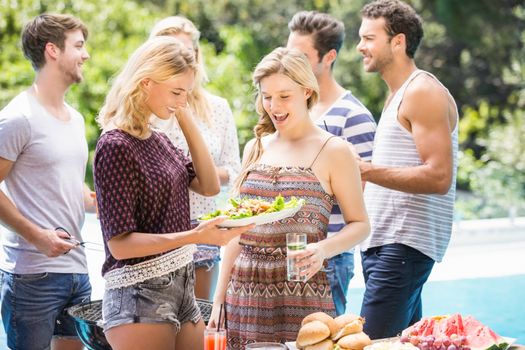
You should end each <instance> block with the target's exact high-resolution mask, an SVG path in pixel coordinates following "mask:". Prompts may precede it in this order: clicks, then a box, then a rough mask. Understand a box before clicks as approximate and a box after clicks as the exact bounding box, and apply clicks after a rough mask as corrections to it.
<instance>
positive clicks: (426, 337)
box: [400, 314, 509, 350]
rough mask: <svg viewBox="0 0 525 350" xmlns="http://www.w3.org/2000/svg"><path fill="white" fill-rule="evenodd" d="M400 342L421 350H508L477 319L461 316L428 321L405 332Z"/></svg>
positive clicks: (418, 323) (505, 344)
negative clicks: (408, 343) (410, 344)
mask: <svg viewBox="0 0 525 350" xmlns="http://www.w3.org/2000/svg"><path fill="white" fill-rule="evenodd" d="M400 340H401V342H410V343H412V344H413V345H416V346H418V347H419V348H420V349H421V350H505V349H507V347H508V346H509V344H508V342H506V341H505V339H504V338H502V337H501V336H499V335H498V334H496V333H495V332H494V331H493V330H492V329H490V328H489V327H487V326H485V325H484V324H482V323H481V322H479V321H478V320H476V319H475V318H474V317H472V316H466V317H463V316H461V315H460V314H454V315H450V316H433V317H425V318H423V319H421V320H420V321H419V322H416V323H414V324H413V325H412V326H410V327H408V328H407V329H405V330H403V332H402V333H401V339H400Z"/></svg>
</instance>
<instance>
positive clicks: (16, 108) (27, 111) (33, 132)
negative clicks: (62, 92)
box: [0, 92, 88, 274]
mask: <svg viewBox="0 0 525 350" xmlns="http://www.w3.org/2000/svg"><path fill="white" fill-rule="evenodd" d="M66 107H67V108H68V110H69V112H70V113H69V114H70V116H71V119H70V120H69V121H67V122H65V121H61V120H58V119H56V118H55V117H53V116H52V115H51V114H49V112H47V110H46V109H45V108H44V107H43V106H42V105H41V104H40V103H39V102H38V101H37V100H36V98H35V97H34V96H32V95H31V94H29V93H27V92H22V93H21V94H19V95H18V96H16V97H15V98H14V99H13V100H12V101H11V102H10V103H9V104H8V105H7V106H6V107H5V108H4V109H2V110H1V111H0V157H2V158H5V159H7V160H10V161H13V162H14V164H13V167H12V169H11V172H10V173H9V175H8V176H7V177H6V178H5V180H4V181H3V182H2V184H1V185H0V186H1V190H2V191H3V192H4V193H5V194H6V195H7V196H8V197H9V198H10V199H11V201H12V202H13V203H14V204H15V206H16V207H17V208H18V210H19V211H20V212H21V213H22V215H24V216H25V217H26V218H27V219H28V220H30V221H31V222H33V223H35V224H36V225H38V226H40V227H42V228H46V229H55V228H56V227H58V226H61V227H63V228H65V229H66V230H67V231H68V232H69V233H70V234H71V235H72V236H74V237H75V238H76V239H77V240H81V237H80V229H81V227H82V225H83V223H84V202H83V183H84V177H85V171H86V163H87V159H88V148H87V142H86V136H85V127H84V119H83V118H82V116H81V115H80V113H78V112H77V111H76V110H74V109H73V108H72V107H71V106H69V105H66ZM0 234H1V236H2V252H1V257H0V269H2V270H4V271H7V272H11V273H19V274H27V273H41V272H58V273H87V262H86V255H85V253H84V251H83V248H81V247H78V248H75V249H72V250H71V251H70V252H69V253H68V254H65V255H61V256H59V257H56V258H49V257H47V256H46V255H44V254H43V253H41V252H39V251H38V250H37V249H36V247H35V246H34V245H32V244H30V243H28V242H27V241H26V240H25V239H24V238H23V237H22V236H20V235H18V234H16V233H14V232H12V231H10V230H9V229H8V228H6V227H4V226H2V225H0Z"/></svg>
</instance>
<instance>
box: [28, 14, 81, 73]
mask: <svg viewBox="0 0 525 350" xmlns="http://www.w3.org/2000/svg"><path fill="white" fill-rule="evenodd" d="M77 29H80V30H81V31H82V34H84V39H85V40H87V37H88V30H87V27H86V26H85V25H84V23H82V21H81V20H79V19H78V18H76V17H74V16H71V15H62V14H50V13H44V14H41V15H39V16H37V17H35V18H33V20H31V21H30V22H29V23H27V24H26V26H25V27H24V30H23V31H22V50H23V51H24V56H25V57H26V58H27V59H28V60H29V61H31V64H32V65H33V68H34V69H35V70H39V69H40V68H42V67H43V66H44V64H45V63H46V58H45V55H44V50H45V47H46V44H47V43H53V44H55V45H56V46H58V47H59V48H60V49H61V50H63V49H64V47H65V40H66V33H67V32H70V31H73V30H77Z"/></svg>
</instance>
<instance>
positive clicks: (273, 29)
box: [0, 0, 525, 216]
mask: <svg viewBox="0 0 525 350" xmlns="http://www.w3.org/2000/svg"><path fill="white" fill-rule="evenodd" d="M365 2H367V1H365V0H337V1H335V0H287V1H282V0H281V1H280V0H264V1H263V0H216V1H213V2H212V1H208V0H150V1H148V2H143V1H134V0H113V1H110V2H106V1H103V0H92V1H85V2H82V1H73V0H32V1H29V0H0V47H1V48H2V49H1V50H0V66H1V68H2V69H0V106H4V105H5V104H6V103H7V102H8V101H9V100H10V99H11V98H13V97H14V96H15V95H16V94H18V93H19V92H20V91H22V90H23V89H25V88H27V86H29V85H30V84H31V81H32V79H33V77H34V73H33V71H32V68H31V66H30V64H29V63H28V62H27V61H26V60H25V59H24V58H23V55H22V52H21V49H20V44H19V41H20V32H21V30H22V26H23V24H24V23H25V22H27V21H28V20H29V19H30V18H32V17H34V16H35V15H37V14H39V13H42V12H46V11H48V12H61V13H71V14H73V15H76V16H78V17H79V18H81V19H82V20H83V21H84V22H85V23H86V24H87V26H88V28H89V29H90V37H89V39H88V51H89V53H90V54H91V59H90V61H88V62H87V63H86V65H85V66H84V75H85V82H83V83H81V84H79V85H76V86H73V87H72V88H71V90H70V91H69V93H68V97H67V100H68V101H69V102H70V103H71V104H72V105H73V106H74V107H75V108H77V109H78V110H79V111H80V112H81V113H82V114H83V115H84V117H85V118H86V128H87V136H88V141H89V148H90V151H91V153H93V150H94V147H95V144H96V140H97V138H98V135H99V132H100V131H99V128H98V127H97V126H96V124H95V119H94V118H95V116H96V114H97V113H98V110H99V109H100V107H101V106H102V104H103V102H104V98H105V95H106V93H107V91H108V89H109V84H110V82H111V77H112V76H114V75H115V73H116V72H117V71H118V69H119V68H120V67H122V65H123V64H124V62H125V61H126V60H127V58H128V56H129V54H130V53H131V52H132V51H133V50H134V49H135V48H136V47H138V46H139V45H140V44H141V43H142V42H143V41H144V40H146V39H147V37H148V34H149V30H150V29H151V27H152V26H153V24H154V23H155V22H156V21H157V20H159V19H161V18H163V17H165V16H168V15H173V14H181V15H184V16H186V17H188V18H190V19H191V20H192V21H194V22H195V24H196V25H197V27H198V28H199V29H200V30H201V33H202V46H203V50H204V57H205V60H206V64H207V68H208V75H209V77H210V83H209V84H208V88H209V89H210V90H211V91H212V92H214V93H217V94H219V95H221V96H223V97H225V98H227V99H228V101H229V102H230V104H231V106H232V109H233V111H234V116H235V119H236V123H237V127H238V132H239V142H240V144H241V148H242V146H243V145H244V144H245V143H246V142H247V141H248V140H249V139H250V138H251V137H252V135H253V134H252V128H253V125H254V124H255V122H256V121H257V118H258V116H257V115H256V113H255V110H254V98H253V97H254V89H253V87H252V85H251V72H252V71H253V68H254V67H255V65H256V64H257V62H258V61H259V60H260V59H261V58H262V56H263V55H265V54H266V53H268V52H269V51H271V50H272V49H273V48H275V47H277V46H282V45H285V44H286V39H287V36H288V28H287V23H288V21H289V19H290V18H291V17H292V16H293V14H294V13H295V12H297V11H299V10H319V11H324V12H328V13H331V14H333V15H334V16H336V17H337V18H339V19H341V20H343V22H344V23H345V25H346V35H347V36H346V39H345V44H344V45H343V48H342V50H341V52H340V54H339V58H338V62H337V63H336V65H335V68H334V69H335V71H334V74H335V75H336V78H337V79H338V81H339V82H340V83H341V84H342V85H343V86H345V87H346V88H348V89H350V90H352V92H353V93H354V94H355V95H356V96H357V97H358V98H360V99H361V100H362V101H363V102H364V103H365V105H367V107H368V108H369V109H370V110H371V112H372V113H373V115H374V116H375V117H376V119H378V118H379V116H380V112H381V109H382V106H383V101H384V98H385V94H386V87H385V84H384V83H383V82H382V81H381V79H380V77H379V76H378V75H377V74H367V73H365V72H364V71H363V69H362V65H361V58H360V55H359V53H358V52H357V51H356V50H355V46H356V44H357V42H358V40H359V38H358V34H357V33H358V29H359V25H360V15H359V11H360V9H361V8H362V6H363V5H364V3H365ZM407 2H409V3H411V4H412V5H413V6H414V7H415V8H416V10H417V11H418V12H419V13H420V14H421V15H422V17H423V20H424V26H425V38H424V39H423V43H422V46H421V48H420V50H419V51H418V53H417V55H416V62H417V63H418V66H419V67H420V68H422V69H426V70H429V71H431V72H433V73H434V74H435V75H436V76H437V77H439V78H440V80H441V81H443V82H444V84H445V85H446V86H447V87H448V88H449V90H450V91H451V93H452V95H453V96H454V97H455V98H456V100H457V102H458V106H459V108H460V111H461V114H462V119H461V123H460V139H461V143H462V152H461V157H460V171H459V178H458V186H459V188H461V189H464V190H469V191H474V192H475V193H476V194H478V195H479V197H476V198H482V199H481V200H480V203H482V204H483V205H484V207H487V208H488V207H491V206H493V207H494V206H495V207H497V208H499V209H497V210H496V209H494V210H492V211H491V212H486V213H483V212H482V211H481V210H479V208H480V207H479V206H478V204H476V203H474V202H472V201H471V202H470V203H467V205H466V206H464V207H465V208H467V209H465V210H470V211H469V213H470V214H469V215H471V214H472V215H478V214H481V215H487V216H494V215H501V211H505V210H507V209H508V205H507V204H508V203H518V204H519V203H520V202H522V201H523V198H524V197H525V193H524V191H523V187H524V186H525V179H524V178H523V173H524V172H523V164H521V163H520V157H521V154H522V153H523V144H524V143H523V137H522V136H521V138H520V137H519V136H520V135H523V131H524V130H523V123H522V122H520V120H522V119H523V117H524V115H523V112H522V111H523V110H524V107H525V85H524V82H525V62H524V60H523V57H525V52H524V51H525V4H524V0H500V1H491V0H463V1H454V0H410V1H408V0H407ZM520 133H521V134H520ZM520 164H521V165H520ZM518 165H519V166H518ZM87 177H88V182H91V181H92V179H91V169H90V168H89V169H88V171H87ZM489 192H490V193H489ZM490 194H492V195H490ZM494 194H497V195H498V196H501V198H505V200H504V201H499V200H498V199H496V198H495V196H494ZM468 208H471V209H468Z"/></svg>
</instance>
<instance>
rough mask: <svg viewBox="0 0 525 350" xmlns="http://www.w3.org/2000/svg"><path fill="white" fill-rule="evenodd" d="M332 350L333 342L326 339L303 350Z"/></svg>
mask: <svg viewBox="0 0 525 350" xmlns="http://www.w3.org/2000/svg"><path fill="white" fill-rule="evenodd" d="M333 348H334V342H333V341H332V339H330V338H328V339H325V340H323V341H322V342H320V343H317V344H313V345H308V346H307V347H306V348H304V350H332V349H333Z"/></svg>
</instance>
